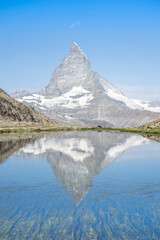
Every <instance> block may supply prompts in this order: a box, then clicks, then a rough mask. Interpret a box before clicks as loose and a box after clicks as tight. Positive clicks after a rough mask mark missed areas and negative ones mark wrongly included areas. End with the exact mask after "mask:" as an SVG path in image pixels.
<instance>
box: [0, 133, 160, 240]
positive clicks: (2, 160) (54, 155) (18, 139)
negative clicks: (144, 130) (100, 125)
mask: <svg viewBox="0 0 160 240" xmlns="http://www.w3.org/2000/svg"><path fill="white" fill-rule="evenodd" d="M0 239H1V240H8V239H12V240H21V239H30V240H32V239H34V240H37V239H38V240H42V239H45V240H50V239H56V240H57V239H58V240H60V239H63V240H64V239H67V240H72V239H75V240H80V239H85V240H86V239H92V240H93V239H99V240H101V239H115V240H121V239H125V240H126V239H129V240H132V239H134V240H135V239H137V240H139V239H141V240H142V239H145V240H146V239H147V240H149V239H151V240H153V239H160V143H159V142H156V141H153V140H149V139H147V138H145V137H143V136H141V135H138V134H133V133H120V132H118V131H85V132H58V133H50V134H47V133H32V134H31V133H21V134H1V135H0Z"/></svg>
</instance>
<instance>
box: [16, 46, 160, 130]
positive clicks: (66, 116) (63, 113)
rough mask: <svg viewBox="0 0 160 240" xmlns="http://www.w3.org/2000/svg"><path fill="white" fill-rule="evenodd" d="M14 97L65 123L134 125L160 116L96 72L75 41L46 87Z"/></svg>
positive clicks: (147, 105)
mask: <svg viewBox="0 0 160 240" xmlns="http://www.w3.org/2000/svg"><path fill="white" fill-rule="evenodd" d="M14 97H16V98H17V99H18V100H19V101H21V102H23V103H24V104H30V105H32V106H33V107H34V108H35V109H37V110H38V111H41V112H43V113H45V114H46V115H47V116H49V117H50V118H52V119H53V120H55V121H57V122H58V123H60V124H65V125H90V126H91V125H92V126H93V125H94V126H95V125H102V126H119V127H134V126H140V125H142V124H145V123H146V122H149V121H152V120H155V119H157V118H159V117H160V108H157V106H156V107H154V106H153V107H150V106H149V104H147V103H142V102H141V101H138V100H137V101H133V100H132V99H129V98H127V97H126V96H124V95H123V94H122V93H121V92H120V91H119V90H118V89H117V88H116V87H115V86H114V85H113V84H111V83H110V82H108V81H106V80H105V79H103V78H102V77H101V76H100V75H99V74H98V73H96V72H93V71H92V69H91V67H90V62H89V60H88V58H87V57H86V55H85V54H84V53H83V51H82V50H81V49H80V48H79V47H78V45H77V44H76V43H73V44H72V45H71V48H70V52H69V53H68V55H67V56H66V57H65V58H64V59H63V61H62V62H61V64H60V65H59V66H58V67H57V68H56V69H55V71H54V73H53V75H52V77H51V80H50V83H49V84H48V85H47V86H46V87H45V88H43V89H42V90H41V91H39V92H37V93H33V94H29V93H26V94H25V93H24V92H23V93H22V94H21V93H17V94H16V95H14ZM154 111H155V112H154Z"/></svg>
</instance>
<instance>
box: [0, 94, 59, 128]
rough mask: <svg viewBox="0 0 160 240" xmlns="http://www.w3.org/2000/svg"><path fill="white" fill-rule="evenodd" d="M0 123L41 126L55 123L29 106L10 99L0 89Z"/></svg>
mask: <svg viewBox="0 0 160 240" xmlns="http://www.w3.org/2000/svg"><path fill="white" fill-rule="evenodd" d="M0 123H1V126H2V125H4V124H10V125H13V124H14V123H27V124H29V123H37V124H41V125H45V124H49V125H53V124H55V122H53V121H52V120H50V119H48V118H47V117H46V116H45V115H44V114H43V113H40V112H38V111H36V110H35V109H34V108H33V107H31V106H25V105H24V104H23V103H21V102H19V101H17V100H15V99H14V98H12V97H10V96H9V95H8V94H7V93H6V92H5V91H4V90H2V89H0Z"/></svg>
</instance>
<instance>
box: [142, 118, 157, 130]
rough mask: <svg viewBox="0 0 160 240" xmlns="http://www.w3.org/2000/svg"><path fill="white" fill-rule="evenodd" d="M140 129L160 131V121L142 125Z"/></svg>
mask: <svg viewBox="0 0 160 240" xmlns="http://www.w3.org/2000/svg"><path fill="white" fill-rule="evenodd" d="M141 128H143V129H156V128H159V129H160V119H157V120H155V121H152V122H149V123H146V124H144V125H143V126H142V127H141Z"/></svg>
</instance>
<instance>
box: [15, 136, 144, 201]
mask: <svg viewBox="0 0 160 240" xmlns="http://www.w3.org/2000/svg"><path fill="white" fill-rule="evenodd" d="M147 142H148V140H147V139H145V138H143V137H141V136H139V135H133V134H129V133H118V132H99V133H97V132H94V131H88V132H77V133H76V132H67V133H59V134H55V135H46V136H44V137H41V138H40V139H37V140H36V141H35V142H34V143H31V144H27V145H26V146H25V147H23V148H21V149H20V150H19V151H18V153H17V154H18V155H24V154H25V155H40V156H41V157H42V158H43V159H45V160H47V161H48V162H49V163H50V164H51V167H52V169H53V172H54V174H55V175H56V177H57V179H58V180H59V181H60V182H61V183H62V184H63V186H64V187H65V188H66V189H67V190H68V191H69V192H70V193H71V194H72V197H73V201H74V202H75V203H76V204H78V203H79V202H80V201H81V200H82V199H83V198H84V196H85V194H86V193H87V192H88V190H89V188H90V187H91V185H92V179H93V177H94V175H96V174H98V173H99V172H100V171H101V170H102V169H103V168H105V167H106V166H108V165H109V164H111V163H112V162H113V161H115V160H116V159H117V158H118V157H119V156H120V155H121V154H122V153H123V152H124V151H125V150H126V149H128V148H130V147H132V146H137V145H140V144H143V143H147Z"/></svg>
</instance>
